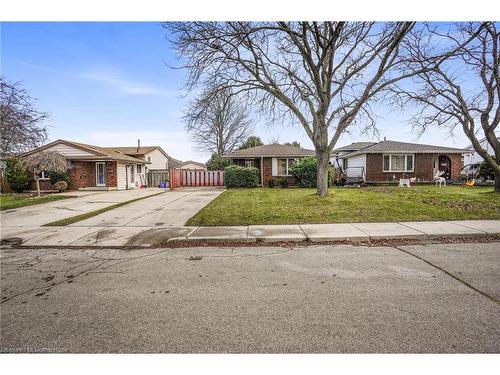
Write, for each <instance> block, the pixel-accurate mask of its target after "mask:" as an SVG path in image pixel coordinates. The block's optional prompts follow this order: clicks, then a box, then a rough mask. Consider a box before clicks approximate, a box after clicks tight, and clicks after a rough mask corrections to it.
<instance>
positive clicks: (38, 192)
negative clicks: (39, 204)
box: [36, 178, 41, 196]
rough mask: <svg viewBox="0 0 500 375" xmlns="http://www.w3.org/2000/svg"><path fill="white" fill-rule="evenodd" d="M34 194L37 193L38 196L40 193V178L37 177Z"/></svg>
mask: <svg viewBox="0 0 500 375" xmlns="http://www.w3.org/2000/svg"><path fill="white" fill-rule="evenodd" d="M36 194H37V195H38V196H40V195H41V194H40V179H39V178H37V179H36Z"/></svg>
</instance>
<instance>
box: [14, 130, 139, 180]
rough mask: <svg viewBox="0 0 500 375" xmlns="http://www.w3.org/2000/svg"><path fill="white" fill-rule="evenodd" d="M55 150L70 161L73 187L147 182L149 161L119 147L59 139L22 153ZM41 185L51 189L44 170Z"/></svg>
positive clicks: (28, 153)
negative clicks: (146, 173) (127, 152)
mask: <svg viewBox="0 0 500 375" xmlns="http://www.w3.org/2000/svg"><path fill="white" fill-rule="evenodd" d="M42 150H45V151H56V152H59V153H61V154H62V155H64V156H65V157H66V159H68V160H69V161H70V162H71V165H72V168H71V169H70V170H69V177H70V184H69V189H72V190H124V189H132V188H136V187H141V186H144V185H145V181H146V178H145V172H146V168H145V167H146V165H147V164H148V162H147V161H146V160H144V159H140V158H137V157H134V156H131V155H128V154H126V153H124V152H122V151H120V150H118V148H116V147H98V146H92V145H87V144H83V143H77V142H71V141H66V140H62V139H59V140H57V141H54V142H51V143H48V144H46V145H44V146H42V147H39V148H36V149H34V150H31V151H30V152H27V153H25V154H22V155H21V157H23V156H27V155H30V154H33V153H35V152H39V151H42ZM40 182H41V188H42V189H43V190H50V189H51V188H52V186H51V184H50V180H49V178H48V175H46V174H45V173H42V179H41V181H40Z"/></svg>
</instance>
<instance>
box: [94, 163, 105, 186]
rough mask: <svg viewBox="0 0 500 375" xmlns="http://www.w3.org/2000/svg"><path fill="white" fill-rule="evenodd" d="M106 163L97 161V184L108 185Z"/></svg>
mask: <svg viewBox="0 0 500 375" xmlns="http://www.w3.org/2000/svg"><path fill="white" fill-rule="evenodd" d="M105 173H106V163H104V162H98V163H95V185H96V186H106V175H105Z"/></svg>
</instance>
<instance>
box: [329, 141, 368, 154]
mask: <svg viewBox="0 0 500 375" xmlns="http://www.w3.org/2000/svg"><path fill="white" fill-rule="evenodd" d="M375 143H377V142H354V143H351V144H350V145H347V146H343V147H339V148H336V149H334V150H332V153H337V152H342V151H358V150H361V149H363V148H365V147H368V146H372V145H374V144H375Z"/></svg>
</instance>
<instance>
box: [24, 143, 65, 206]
mask: <svg viewBox="0 0 500 375" xmlns="http://www.w3.org/2000/svg"><path fill="white" fill-rule="evenodd" d="M23 165H24V167H25V168H26V169H27V170H28V171H30V172H32V173H33V175H34V176H35V181H36V191H37V194H38V196H40V174H41V173H42V172H47V173H49V174H50V173H51V172H55V173H65V172H66V171H67V170H68V169H70V168H71V165H70V164H69V162H68V161H67V160H66V158H65V157H64V156H63V155H62V154H60V153H58V152H54V151H39V152H35V153H33V154H31V155H28V156H26V157H25V158H24V159H23Z"/></svg>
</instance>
